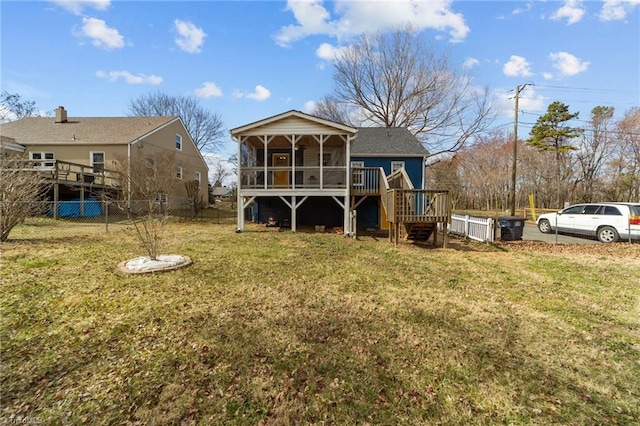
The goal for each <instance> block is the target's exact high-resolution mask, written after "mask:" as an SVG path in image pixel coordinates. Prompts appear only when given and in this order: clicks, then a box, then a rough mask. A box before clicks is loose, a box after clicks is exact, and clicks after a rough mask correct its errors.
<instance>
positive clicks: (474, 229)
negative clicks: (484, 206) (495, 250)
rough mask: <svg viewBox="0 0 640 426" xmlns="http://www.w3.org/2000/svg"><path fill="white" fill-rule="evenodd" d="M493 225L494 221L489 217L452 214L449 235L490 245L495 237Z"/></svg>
mask: <svg viewBox="0 0 640 426" xmlns="http://www.w3.org/2000/svg"><path fill="white" fill-rule="evenodd" d="M495 225H496V224H495V220H493V219H492V218H490V217H476V216H469V215H459V214H452V215H451V223H450V224H449V233H450V234H454V235H460V236H462V237H466V238H471V239H472V240H476V241H481V242H483V243H492V242H493V240H494V236H495Z"/></svg>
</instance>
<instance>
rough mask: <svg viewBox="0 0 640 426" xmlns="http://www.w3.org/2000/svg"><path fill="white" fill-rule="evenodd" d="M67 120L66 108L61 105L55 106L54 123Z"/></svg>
mask: <svg viewBox="0 0 640 426" xmlns="http://www.w3.org/2000/svg"><path fill="white" fill-rule="evenodd" d="M66 122H67V110H66V109H64V107H63V106H59V107H58V108H56V123H66Z"/></svg>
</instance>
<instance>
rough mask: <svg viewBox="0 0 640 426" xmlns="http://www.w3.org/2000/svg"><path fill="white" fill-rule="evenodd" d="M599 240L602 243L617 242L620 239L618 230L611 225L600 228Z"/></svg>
mask: <svg viewBox="0 0 640 426" xmlns="http://www.w3.org/2000/svg"><path fill="white" fill-rule="evenodd" d="M598 240H599V241H600V242H602V243H615V242H616V241H618V232H617V231H616V230H615V228H612V227H610V226H603V227H602V228H600V229H598Z"/></svg>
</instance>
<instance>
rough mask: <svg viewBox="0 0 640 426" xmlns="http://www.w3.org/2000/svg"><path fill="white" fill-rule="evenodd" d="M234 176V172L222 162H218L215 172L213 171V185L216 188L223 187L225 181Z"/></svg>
mask: <svg viewBox="0 0 640 426" xmlns="http://www.w3.org/2000/svg"><path fill="white" fill-rule="evenodd" d="M232 175H233V170H232V169H230V168H229V167H228V166H226V165H225V164H224V163H223V162H222V161H217V162H216V163H215V164H214V165H213V170H212V171H211V177H212V180H213V183H212V185H213V186H214V187H215V186H223V183H224V181H225V180H226V179H227V178H228V177H230V176H232Z"/></svg>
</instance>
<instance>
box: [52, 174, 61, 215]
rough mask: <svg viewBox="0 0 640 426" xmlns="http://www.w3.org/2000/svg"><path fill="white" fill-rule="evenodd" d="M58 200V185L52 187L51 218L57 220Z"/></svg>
mask: <svg viewBox="0 0 640 426" xmlns="http://www.w3.org/2000/svg"><path fill="white" fill-rule="evenodd" d="M59 199H60V184H59V183H58V182H56V183H55V184H54V185H53V218H54V219H56V220H58V201H59Z"/></svg>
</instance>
